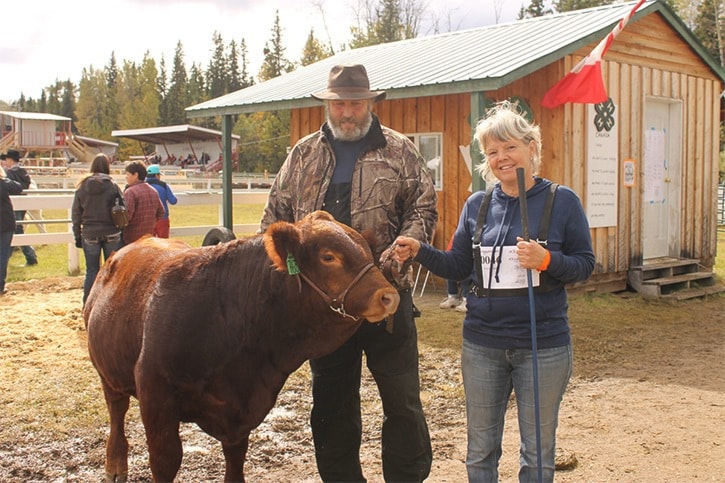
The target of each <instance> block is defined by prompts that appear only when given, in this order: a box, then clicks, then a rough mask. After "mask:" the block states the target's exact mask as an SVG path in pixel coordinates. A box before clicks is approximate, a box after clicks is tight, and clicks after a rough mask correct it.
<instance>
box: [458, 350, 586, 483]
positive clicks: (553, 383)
mask: <svg viewBox="0 0 725 483" xmlns="http://www.w3.org/2000/svg"><path fill="white" fill-rule="evenodd" d="M537 359H538V375H539V416H540V420H541V421H540V422H541V460H542V468H543V481H547V482H550V481H554V456H555V452H556V427H557V424H558V417H559V405H560V404H561V399H562V397H563V395H564V391H565V390H566V386H567V384H568V383H569V378H570V377H571V371H572V350H571V345H568V346H564V347H555V348H551V349H539V350H538V351H537ZM461 368H462V373H463V386H464V389H465V392H466V415H467V420H468V455H467V456H466V469H467V471H468V481H470V482H497V481H498V461H499V459H500V458H501V440H502V438H503V428H504V419H505V415H506V405H507V404H508V401H509V397H510V396H511V391H512V390H513V391H514V392H515V394H516V406H517V408H518V419H519V432H520V435H521V447H520V450H519V459H520V469H519V481H520V482H529V481H537V477H538V474H537V468H538V466H537V460H536V417H535V405H534V382H533V365H532V353H531V350H530V349H513V350H506V349H491V348H488V347H483V346H480V345H477V344H474V343H472V342H469V341H467V340H464V341H463V349H462V352H461Z"/></svg>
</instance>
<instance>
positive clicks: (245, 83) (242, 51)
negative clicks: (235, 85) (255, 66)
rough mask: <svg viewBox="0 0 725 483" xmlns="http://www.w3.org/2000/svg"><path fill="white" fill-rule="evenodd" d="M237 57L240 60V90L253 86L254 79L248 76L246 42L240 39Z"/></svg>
mask: <svg viewBox="0 0 725 483" xmlns="http://www.w3.org/2000/svg"><path fill="white" fill-rule="evenodd" d="M239 55H240V56H241V58H242V71H241V73H240V80H241V82H242V88H245V87H249V86H251V85H254V79H253V78H252V76H250V75H249V59H248V55H249V51H248V50H247V41H246V40H244V39H243V38H242V41H241V43H240V44H239Z"/></svg>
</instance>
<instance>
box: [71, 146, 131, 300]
mask: <svg viewBox="0 0 725 483" xmlns="http://www.w3.org/2000/svg"><path fill="white" fill-rule="evenodd" d="M90 173H91V174H90V175H88V176H86V177H85V178H83V179H82V180H81V182H80V183H79V184H78V188H77V189H76V192H75V197H74V198H73V208H72V210H71V213H72V214H71V218H72V220H73V235H74V236H75V241H76V246H77V247H78V248H83V255H84V256H85V259H86V279H85V281H84V283H83V304H85V303H86V299H87V298H88V292H90V291H91V287H92V286H93V282H94V281H95V280H96V275H98V270H99V269H100V268H101V253H103V259H104V260H108V257H110V256H111V253H113V252H114V251H116V250H118V249H119V248H121V243H122V242H121V230H120V229H118V228H116V226H115V225H114V224H113V220H112V219H111V207H112V206H113V205H114V202H115V200H116V199H117V198H118V199H119V200H120V202H121V203H122V204H123V194H122V193H121V190H120V188H119V187H118V186H117V185H116V183H114V182H113V178H111V175H110V173H111V161H110V160H109V159H108V156H106V155H105V154H103V153H99V154H97V155H96V156H95V157H94V158H93V161H92V162H91V169H90Z"/></svg>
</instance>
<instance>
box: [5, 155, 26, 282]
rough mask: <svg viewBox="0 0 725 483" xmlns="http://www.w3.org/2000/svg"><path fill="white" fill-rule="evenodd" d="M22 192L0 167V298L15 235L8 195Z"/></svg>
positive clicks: (17, 184)
mask: <svg viewBox="0 0 725 483" xmlns="http://www.w3.org/2000/svg"><path fill="white" fill-rule="evenodd" d="M22 192H23V186H22V185H21V184H20V183H18V182H17V181H14V180H12V179H10V178H8V177H6V176H5V171H4V170H3V168H2V167H0V296H2V295H3V294H4V293H5V278H6V277H7V274H8V262H9V261H10V254H11V253H12V247H11V245H12V243H13V236H14V235H15V215H14V213H13V202H12V201H11V200H10V195H19V194H20V193H22Z"/></svg>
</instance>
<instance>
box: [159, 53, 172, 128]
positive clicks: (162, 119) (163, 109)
mask: <svg viewBox="0 0 725 483" xmlns="http://www.w3.org/2000/svg"><path fill="white" fill-rule="evenodd" d="M167 79H168V74H167V72H166V59H165V58H164V56H163V55H162V56H161V60H160V61H159V78H158V79H157V80H156V87H157V89H158V91H159V93H160V94H161V104H159V123H160V124H161V125H162V126H168V125H170V123H169V107H168V101H167V96H168V94H169V88H168V85H167Z"/></svg>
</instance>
